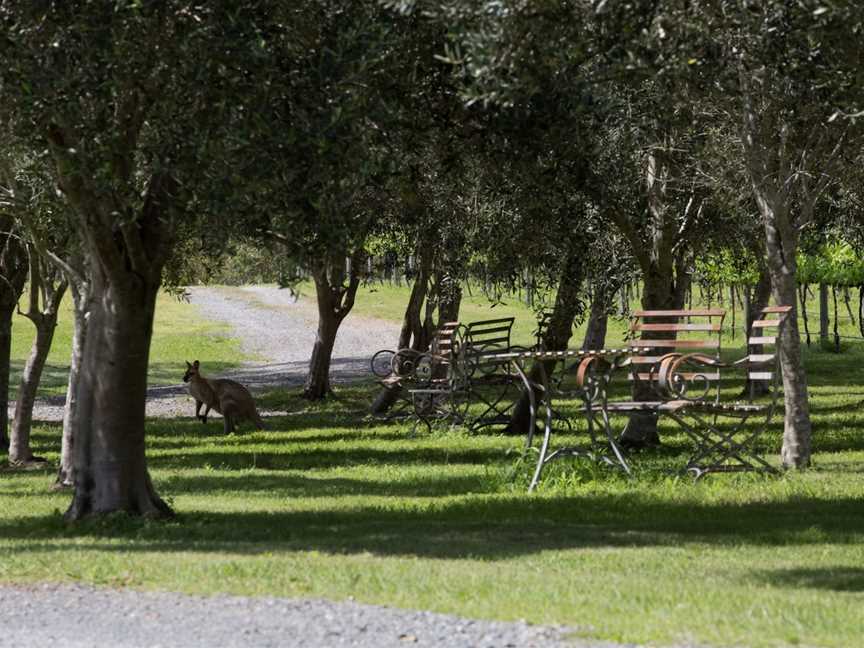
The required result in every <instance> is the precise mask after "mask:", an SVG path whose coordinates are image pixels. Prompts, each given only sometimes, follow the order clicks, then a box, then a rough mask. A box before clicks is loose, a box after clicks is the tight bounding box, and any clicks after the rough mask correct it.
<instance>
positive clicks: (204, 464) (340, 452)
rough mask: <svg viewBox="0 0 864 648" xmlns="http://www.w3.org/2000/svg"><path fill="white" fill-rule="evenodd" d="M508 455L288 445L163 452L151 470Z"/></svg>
mask: <svg viewBox="0 0 864 648" xmlns="http://www.w3.org/2000/svg"><path fill="white" fill-rule="evenodd" d="M505 457H506V451H505V450H504V449H501V448H458V449H449V448H429V447H425V448H424V447H416V448H405V447H393V448H389V449H386V448H366V447H363V446H356V445H351V446H345V447H344V448H327V447H321V446H318V447H313V448H307V447H300V448H297V447H294V448H292V447H291V446H289V445H288V444H286V446H285V449H284V451H281V452H276V451H263V452H262V451H255V450H244V451H242V452H238V450H237V448H235V447H233V446H228V447H226V448H225V449H224V450H216V449H208V450H206V451H203V452H201V451H197V450H194V449H192V450H188V451H187V450H182V449H181V450H179V451H177V452H170V451H163V452H160V453H152V454H151V455H149V456H148V459H147V463H148V465H149V466H150V467H151V468H156V469H160V468H166V469H196V468H219V469H221V470H247V469H250V468H260V469H264V470H307V469H312V468H336V467H344V466H361V465H366V464H374V465H383V464H390V465H393V464H399V465H410V464H418V465H449V464H466V463H467V464H479V465H491V464H495V463H500V462H501V461H503V460H505Z"/></svg>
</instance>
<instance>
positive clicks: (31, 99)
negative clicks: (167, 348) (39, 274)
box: [0, 0, 262, 520]
mask: <svg viewBox="0 0 864 648" xmlns="http://www.w3.org/2000/svg"><path fill="white" fill-rule="evenodd" d="M247 9H249V6H248V5H235V6H233V7H231V8H227V7H223V6H211V5H205V4H195V3H192V4H190V3H186V2H166V3H159V4H146V5H142V4H141V3H138V2H131V1H130V2H115V3H79V2H40V3H30V2H17V1H14V0H10V1H4V2H2V3H0V21H2V23H3V25H4V27H5V30H4V34H3V37H2V39H0V92H2V96H3V98H4V101H3V105H2V107H0V111H2V114H3V117H4V121H7V122H8V123H9V124H10V127H11V128H12V129H13V130H14V132H15V134H16V135H17V136H18V137H20V138H21V139H22V141H24V142H26V143H28V145H29V146H30V147H31V149H32V150H34V151H41V150H47V151H48V154H49V156H50V159H51V163H52V165H53V167H54V169H55V173H56V178H57V182H58V185H59V187H60V190H61V191H62V193H63V195H64V196H65V199H66V200H67V201H68V203H69V206H70V208H71V211H72V214H73V220H74V226H75V228H76V229H77V230H78V232H79V233H80V235H81V238H82V241H83V251H84V255H85V257H86V260H87V263H86V264H85V267H84V269H85V270H86V272H87V279H88V282H89V284H90V290H91V291H92V292H91V296H92V299H91V300H90V301H89V304H88V313H87V318H88V333H87V343H86V345H85V347H84V351H83V358H82V364H81V374H80V381H79V385H78V390H77V401H78V421H77V435H76V442H75V446H74V464H75V473H76V476H75V493H74V496H73V500H72V503H71V505H70V507H69V509H68V511H67V513H66V517H67V518H68V519H71V520H74V519H78V518H81V517H83V516H86V515H89V514H96V513H108V512H112V511H127V512H129V513H131V514H136V515H146V516H164V515H170V514H171V510H170V508H169V507H168V506H167V504H166V503H165V502H164V501H163V500H162V499H161V498H160V497H159V496H158V495H157V494H156V492H155V489H154V488H153V484H152V482H151V480H150V477H149V473H148V470H147V465H146V460H145V452H144V449H145V439H144V432H145V430H144V400H145V395H146V383H147V367H148V356H149V347H150V339H151V335H152V326H153V314H154V309H155V301H156V294H157V291H158V290H159V286H160V282H161V274H162V269H163V266H164V265H165V262H166V260H167V259H168V257H169V256H170V254H171V250H172V245H173V243H174V240H175V224H176V223H177V221H178V219H180V218H184V217H185V214H186V212H185V211H184V210H185V207H186V206H187V205H188V204H189V202H190V200H191V199H192V198H193V197H194V195H195V182H196V180H197V179H198V177H199V175H200V174H201V173H202V171H203V170H204V169H207V168H209V165H208V162H209V160H208V157H207V152H208V146H207V144H208V141H209V139H208V138H209V136H210V134H211V133H212V132H213V131H214V130H215V127H214V122H218V119H219V115H220V112H221V108H223V107H224V105H225V104H226V103H227V102H229V100H230V97H231V96H232V93H237V92H242V90H241V88H242V87H243V85H244V84H245V83H248V79H249V68H248V67H244V64H245V63H247V62H248V61H249V58H250V56H251V55H250V54H249V52H250V51H251V52H254V50H255V48H256V47H260V45H258V44H259V43H260V42H261V40H262V38H261V36H260V34H257V33H256V34H255V37H254V38H247V35H248V34H250V33H252V32H255V31H256V30H255V29H253V27H254V25H253V17H254V15H253V14H250V13H248V12H246V13H244V10H247ZM247 45H248V49H244V48H245V47H246V46H247Z"/></svg>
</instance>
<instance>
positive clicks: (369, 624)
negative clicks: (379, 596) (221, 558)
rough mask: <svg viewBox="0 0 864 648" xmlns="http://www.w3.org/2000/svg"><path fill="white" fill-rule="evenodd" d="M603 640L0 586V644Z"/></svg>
mask: <svg viewBox="0 0 864 648" xmlns="http://www.w3.org/2000/svg"><path fill="white" fill-rule="evenodd" d="M30 646H32V647H34V648H35V647H37V646H38V647H42V646H63V647H64V648H101V647H111V648H133V647H134V648H144V647H147V648H156V647H157V646H158V647H160V648H235V647H236V648H258V647H264V646H267V647H271V646H272V647H276V646H280V647H281V646H284V647H286V648H287V647H291V648H293V647H298V648H299V647H303V648H337V647H342V646H361V647H364V648H390V647H396V646H399V647H402V648H404V647H405V646H418V647H421V646H426V647H429V646H441V647H444V648H468V647H477V648H481V647H482V648H506V647H512V648H530V647H536V648H564V647H566V646H569V647H571V648H580V647H584V648H588V647H591V648H600V647H610V648H611V646H612V644H608V643H585V642H574V643H571V642H568V641H566V639H565V638H564V629H562V628H552V627H543V626H532V625H528V624H526V623H524V622H517V623H498V622H490V621H473V620H469V619H462V618H459V617H456V616H451V615H445V614H434V613H432V612H417V611H410V610H398V609H394V608H388V607H383V606H377V605H362V604H360V603H354V602H351V601H346V602H342V603H335V602H331V601H324V600H321V599H276V598H244V597H237V596H214V597H209V598H205V597H198V596H184V595H180V594H170V593H155V592H134V591H128V590H109V589H93V588H89V587H83V586H80V585H62V586H59V585H40V586H35V587H26V588H22V587H0V648H28V647H30Z"/></svg>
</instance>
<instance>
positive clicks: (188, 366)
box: [186, 360, 192, 369]
mask: <svg viewBox="0 0 864 648" xmlns="http://www.w3.org/2000/svg"><path fill="white" fill-rule="evenodd" d="M186 368H187V369H191V368H192V365H191V364H189V361H188V360H187V361H186Z"/></svg>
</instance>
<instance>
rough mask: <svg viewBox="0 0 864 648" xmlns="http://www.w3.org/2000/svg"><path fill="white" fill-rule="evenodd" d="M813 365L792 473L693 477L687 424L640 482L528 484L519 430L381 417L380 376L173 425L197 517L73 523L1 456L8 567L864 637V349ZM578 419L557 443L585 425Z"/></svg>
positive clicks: (0, 504) (63, 501)
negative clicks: (804, 432) (329, 394)
mask: <svg viewBox="0 0 864 648" xmlns="http://www.w3.org/2000/svg"><path fill="white" fill-rule="evenodd" d="M612 335H613V333H610V342H611V341H613V338H612ZM806 362H807V367H808V372H809V377H810V383H811V392H812V407H813V420H814V434H813V436H814V449H815V454H814V462H813V463H814V465H813V468H812V469H811V470H808V471H806V472H801V473H791V474H786V475H783V476H780V477H766V476H761V475H714V476H709V477H707V478H706V479H704V480H702V481H700V482H697V483H693V482H692V480H691V479H689V478H688V477H684V476H681V475H679V474H678V473H677V472H676V469H678V468H680V467H681V466H683V463H684V461H685V458H686V456H687V453H688V450H689V448H690V443H689V442H688V441H687V439H686V438H685V437H684V436H683V435H682V434H681V433H680V432H679V431H678V430H677V429H676V428H675V426H674V424H672V423H671V422H668V421H667V422H665V423H664V424H663V427H662V432H663V440H664V447H663V448H662V449H661V450H659V451H657V452H653V453H642V454H638V455H636V456H633V457H631V465H632V466H633V468H634V472H635V479H634V480H628V479H626V478H625V477H623V476H622V475H621V474H620V473H619V472H616V471H613V470H609V469H606V468H604V467H602V466H597V465H595V464H593V463H590V462H587V461H585V460H575V461H574V460H563V461H559V462H555V463H553V464H551V465H550V466H549V469H548V470H547V473H546V474H545V477H544V480H543V482H542V483H541V487H540V489H539V492H537V493H535V494H532V495H528V494H527V493H526V492H525V491H526V488H527V484H528V480H529V478H530V473H531V470H532V468H533V465H532V459H533V456H534V455H532V454H530V453H529V454H527V455H524V454H523V453H522V440H521V439H520V438H516V437H505V436H499V435H496V434H475V435H472V434H469V433H468V432H466V431H465V430H464V429H462V428H453V429H451V428H448V427H446V426H441V427H436V428H435V429H434V430H433V431H432V433H431V434H429V433H426V432H425V431H424V430H423V429H421V430H419V431H418V432H417V433H413V429H412V426H411V424H410V423H407V422H403V423H398V422H395V423H386V422H381V421H376V420H371V419H369V418H367V417H366V414H365V411H366V408H367V406H368V402H369V399H370V398H371V396H372V394H373V392H374V386H373V385H356V386H352V387H345V388H342V389H340V390H339V391H338V393H337V398H336V399H335V400H334V401H332V402H330V403H326V404H309V403H307V402H305V401H302V400H301V399H300V398H299V397H298V396H297V395H296V394H293V393H286V392H273V393H270V394H267V395H264V396H263V397H261V398H260V399H259V400H260V401H261V402H262V403H263V404H264V405H266V406H267V407H268V408H271V409H274V410H276V415H275V416H271V417H269V418H268V422H269V429H268V430H266V431H260V432H259V431H253V430H251V429H250V428H249V426H248V425H247V426H242V427H241V431H240V432H239V433H237V434H233V435H230V436H227V437H226V436H224V435H223V434H222V432H221V425H220V422H219V421H218V420H213V421H211V422H210V423H208V424H207V425H206V426H205V425H202V424H200V423H198V422H195V421H192V420H191V418H180V419H175V420H170V421H157V420H153V421H150V422H149V423H148V458H149V464H150V468H151V472H152V475H153V479H154V482H155V485H156V488H157V490H158V491H159V492H160V494H161V495H162V496H163V497H165V498H167V499H168V500H169V501H170V502H171V504H172V505H173V507H174V508H175V510H176V511H177V513H178V516H177V518H176V519H175V520H173V521H169V522H154V521H142V520H134V519H129V518H126V517H124V516H113V517H110V518H108V519H101V520H92V521H88V522H85V523H80V524H76V525H73V526H66V525H64V524H63V523H62V521H61V519H60V513H61V512H62V511H63V510H64V509H65V508H66V506H67V505H68V502H69V499H70V496H69V494H68V493H67V494H63V493H60V494H58V493H52V492H50V491H49V486H50V484H51V481H52V479H53V474H50V473H48V472H44V473H38V472H35V473H34V472H31V473H8V472H6V473H0V582H13V583H22V582H34V581H46V580H49V581H57V580H59V581H83V582H88V583H94V584H98V585H104V586H111V587H120V586H130V587H136V588H144V589H164V590H175V591H183V592H190V593H201V594H208V593H214V592H228V593H233V594H248V595H280V596H315V597H319V596H320V597H327V598H331V599H337V600H338V599H345V598H347V597H349V596H350V597H353V598H354V599H356V600H359V601H364V602H370V603H384V604H389V605H395V606H402V607H406V608H421V609H430V610H436V611H440V612H450V613H455V614H461V615H465V616H469V617H482V618H494V619H510V620H512V619H520V618H524V619H527V620H529V621H531V622H536V623H562V624H567V625H570V626H572V627H574V628H576V633H577V634H578V635H580V636H586V637H596V638H603V639H609V640H614V641H626V642H637V643H648V644H651V645H663V644H674V643H678V644H680V643H684V642H689V643H695V644H699V645H717V646H740V645H748V646H786V645H805V646H855V645H858V644H859V643H860V637H861V636H864V620H862V617H861V609H862V605H864V542H862V541H864V506H862V504H861V493H862V490H864V468H862V466H864V444H862V441H861V428H862V426H864V413H862V406H864V385H862V384H861V377H860V367H861V366H862V363H864V345H862V344H851V343H850V344H849V345H848V348H847V351H846V353H844V354H841V355H835V354H832V353H827V352H824V351H820V350H817V349H815V348H814V349H813V350H812V351H809V352H807V353H806ZM561 409H562V410H563V411H564V412H565V413H574V412H575V409H576V404H575V403H563V404H561ZM615 424H616V426H620V425H621V424H622V421H615ZM576 427H577V433H576V434H574V435H571V436H565V435H560V436H559V437H556V439H555V442H556V443H564V442H576V441H581V440H582V435H581V433H582V432H583V430H584V424H582V423H581V422H578V420H577V426H576ZM58 438H59V426H54V425H45V424H42V425H39V426H38V427H37V429H36V433H35V438H34V451H35V452H37V454H40V455H43V456H47V457H48V458H49V459H52V460H55V459H56V457H57V452H58V450H59V448H58ZM780 441H781V429H780V426H779V425H775V426H773V427H772V428H771V430H770V432H769V433H768V434H767V435H765V436H764V437H763V439H762V442H761V447H762V449H763V450H764V451H765V453H766V455H767V456H768V457H769V458H770V459H771V460H772V461H775V462H776V460H777V453H778V450H779V447H780Z"/></svg>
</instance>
